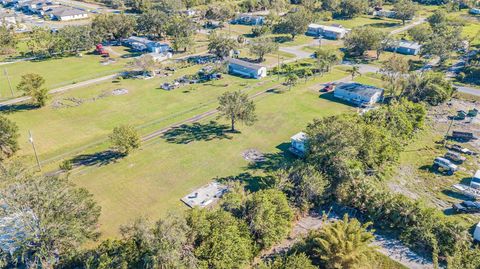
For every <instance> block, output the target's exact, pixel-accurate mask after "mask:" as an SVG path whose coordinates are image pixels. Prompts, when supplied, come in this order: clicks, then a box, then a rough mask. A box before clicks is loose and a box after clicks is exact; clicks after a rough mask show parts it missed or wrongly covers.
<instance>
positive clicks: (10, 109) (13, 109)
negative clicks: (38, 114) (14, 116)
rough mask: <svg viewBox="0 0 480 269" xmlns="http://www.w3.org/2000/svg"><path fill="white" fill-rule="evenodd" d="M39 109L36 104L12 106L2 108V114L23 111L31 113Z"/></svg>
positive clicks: (0, 108)
mask: <svg viewBox="0 0 480 269" xmlns="http://www.w3.org/2000/svg"><path fill="white" fill-rule="evenodd" d="M37 108H39V106H37V105H34V104H11V105H5V106H0V112H2V113H5V114H10V113H15V112H21V111H29V110H34V109H37Z"/></svg>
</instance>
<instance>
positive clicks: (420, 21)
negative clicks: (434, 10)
mask: <svg viewBox="0 0 480 269" xmlns="http://www.w3.org/2000/svg"><path fill="white" fill-rule="evenodd" d="M424 22H426V19H425V18H418V19H417V20H415V21H413V22H411V23H409V24H406V25H404V26H402V27H400V28H398V29H395V30H393V31H391V32H390V35H396V34H399V33H402V32H405V31H407V30H408V29H410V28H412V27H415V26H417V25H419V24H422V23H424Z"/></svg>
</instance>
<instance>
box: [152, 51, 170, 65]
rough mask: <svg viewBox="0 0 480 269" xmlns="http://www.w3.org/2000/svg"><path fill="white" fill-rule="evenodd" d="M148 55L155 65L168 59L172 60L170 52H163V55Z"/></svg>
mask: <svg viewBox="0 0 480 269" xmlns="http://www.w3.org/2000/svg"><path fill="white" fill-rule="evenodd" d="M148 55H150V56H152V58H153V60H154V61H155V62H157V63H159V62H163V61H165V60H168V59H170V58H172V53H171V52H165V53H156V52H151V53H149V54H148Z"/></svg>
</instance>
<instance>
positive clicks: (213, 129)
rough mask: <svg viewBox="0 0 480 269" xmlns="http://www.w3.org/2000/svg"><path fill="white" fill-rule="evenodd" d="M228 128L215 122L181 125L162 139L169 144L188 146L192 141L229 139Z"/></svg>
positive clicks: (165, 134)
mask: <svg viewBox="0 0 480 269" xmlns="http://www.w3.org/2000/svg"><path fill="white" fill-rule="evenodd" d="M229 130H230V127H229V126H227V125H224V124H218V123H217V122H215V121H210V122H209V123H198V122H195V123H192V124H183V125H180V126H178V127H175V128H172V129H171V130H169V131H168V132H166V133H164V134H163V136H162V138H164V139H165V140H166V141H167V142H169V143H175V144H188V143H190V142H194V141H210V140H213V139H231V138H232V137H231V136H229V135H228V132H229Z"/></svg>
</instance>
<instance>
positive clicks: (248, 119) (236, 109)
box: [217, 91, 257, 131]
mask: <svg viewBox="0 0 480 269" xmlns="http://www.w3.org/2000/svg"><path fill="white" fill-rule="evenodd" d="M218 101H219V106H218V108H217V110H218V111H219V112H220V116H221V117H224V118H227V119H229V120H230V122H231V126H232V128H231V130H232V131H235V123H236V122H238V121H241V122H243V123H245V124H246V125H252V124H253V123H254V122H255V121H256V120H257V117H256V115H255V104H254V103H253V101H251V100H249V98H248V95H247V94H245V93H242V92H240V91H235V92H225V93H224V94H222V95H221V96H220V97H219V98H218Z"/></svg>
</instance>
